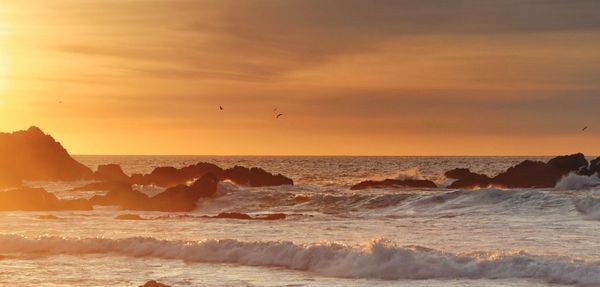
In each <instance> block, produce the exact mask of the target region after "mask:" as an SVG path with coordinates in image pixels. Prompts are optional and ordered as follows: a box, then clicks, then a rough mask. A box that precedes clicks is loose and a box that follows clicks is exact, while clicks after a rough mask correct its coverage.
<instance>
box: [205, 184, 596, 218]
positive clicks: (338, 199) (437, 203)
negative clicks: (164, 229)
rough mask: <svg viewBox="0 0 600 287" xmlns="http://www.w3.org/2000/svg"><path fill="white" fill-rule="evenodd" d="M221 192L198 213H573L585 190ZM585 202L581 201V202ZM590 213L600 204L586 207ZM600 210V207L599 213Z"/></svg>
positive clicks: (224, 188)
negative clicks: (581, 191)
mask: <svg viewBox="0 0 600 287" xmlns="http://www.w3.org/2000/svg"><path fill="white" fill-rule="evenodd" d="M219 194H220V196H219V197H217V198H214V199H209V200H202V201H201V202H199V204H198V205H199V208H198V210H197V212H199V213H206V214H213V213H219V212H243V213H253V212H263V213H264V212H267V211H268V212H286V213H290V212H291V213H310V212H320V213H324V214H330V215H339V216H345V215H348V214H356V213H361V216H376V217H379V216H386V217H413V216H433V217H435V216H439V215H448V214H453V215H468V214H471V215H477V214H481V213H490V212H493V213H495V214H499V213H513V212H523V213H527V214H530V213H531V212H535V213H536V214H537V213H544V214H546V213H560V214H565V215H572V212H573V209H574V204H575V203H576V200H578V198H581V196H583V194H581V193H574V192H572V191H570V190H569V191H560V190H539V189H495V188H483V189H476V190H451V191H448V190H446V191H435V192H424V191H410V190H403V191H381V190H377V191H359V192H349V191H340V190H323V189H322V188H318V187H312V186H302V185H299V186H293V187H274V188H245V187H239V186H236V185H233V184H227V183H222V184H220V187H219ZM580 205H581V203H580ZM582 208H587V209H586V210H588V211H587V212H585V213H584V212H581V211H580V213H583V214H589V213H592V212H593V210H594V209H595V210H600V206H589V207H582ZM599 212H600V211H599Z"/></svg>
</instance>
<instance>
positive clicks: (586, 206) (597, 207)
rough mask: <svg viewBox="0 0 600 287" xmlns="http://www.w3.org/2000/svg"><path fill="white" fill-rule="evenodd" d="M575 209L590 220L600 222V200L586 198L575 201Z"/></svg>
mask: <svg viewBox="0 0 600 287" xmlns="http://www.w3.org/2000/svg"><path fill="white" fill-rule="evenodd" d="M574 204H575V209H577V211H579V212H580V213H581V214H583V215H585V217H586V218H588V219H593V220H600V198H595V197H585V198H578V199H575V200H574Z"/></svg>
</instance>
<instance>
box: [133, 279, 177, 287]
mask: <svg viewBox="0 0 600 287" xmlns="http://www.w3.org/2000/svg"><path fill="white" fill-rule="evenodd" d="M140 287H171V286H169V285H167V284H163V283H159V282H156V281H154V280H150V281H148V282H146V284H144V285H140Z"/></svg>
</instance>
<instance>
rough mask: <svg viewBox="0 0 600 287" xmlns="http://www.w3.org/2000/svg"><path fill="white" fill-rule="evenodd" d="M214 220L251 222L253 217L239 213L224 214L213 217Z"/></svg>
mask: <svg viewBox="0 0 600 287" xmlns="http://www.w3.org/2000/svg"><path fill="white" fill-rule="evenodd" d="M212 218H229V219H246V220H250V219H252V217H251V216H250V215H248V214H244V213H238V212H223V213H219V214H218V215H217V216H213V217H212Z"/></svg>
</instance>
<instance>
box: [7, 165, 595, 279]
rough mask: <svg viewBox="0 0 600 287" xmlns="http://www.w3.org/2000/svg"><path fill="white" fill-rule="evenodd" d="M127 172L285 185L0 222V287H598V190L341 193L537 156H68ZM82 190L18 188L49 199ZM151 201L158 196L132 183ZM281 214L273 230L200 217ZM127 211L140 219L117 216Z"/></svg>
mask: <svg viewBox="0 0 600 287" xmlns="http://www.w3.org/2000/svg"><path fill="white" fill-rule="evenodd" d="M75 158H76V159H77V160H78V161H80V162H82V163H84V164H86V165H87V166H89V167H90V168H92V169H96V167H97V166H98V165H100V164H107V163H118V164H120V165H121V166H122V167H123V169H124V171H125V172H126V173H129V174H132V173H149V172H150V171H152V169H154V168H155V167H159V166H175V167H183V166H186V165H190V164H195V163H197V162H210V163H214V164H217V165H219V166H221V167H223V168H228V167H232V166H235V165H242V166H246V167H253V166H256V167H261V168H264V169H265V170H267V171H270V172H272V173H281V174H283V175H286V176H288V177H290V178H292V179H293V180H294V183H295V184H294V185H293V186H278V187H260V188H251V187H244V186H238V185H235V184H233V183H231V182H227V181H225V182H221V183H219V186H218V192H217V196H216V197H215V198H211V199H202V200H201V201H200V202H199V203H198V208H197V209H196V210H195V211H193V212H189V213H175V212H168V213H166V212H143V211H125V210H119V209H118V208H116V207H111V206H108V207H99V206H97V207H95V209H94V210H93V211H63V212H0V286H57V287H58V286H81V287H84V286H85V287H91V286H140V285H142V284H144V283H145V282H146V281H149V280H157V281H159V282H162V283H165V284H168V285H171V286H288V287H292V286H381V287H383V286H417V287H419V286H423V287H425V286H427V287H429V286H434V287H436V286H439V287H450V286H453V287H455V286H473V287H475V286H478V287H479V286H486V287H492V286H493V287H501V286H511V287H512V286H534V287H535V286H600V187H594V185H596V186H598V185H597V184H598V183H600V179H598V177H580V176H575V175H569V176H567V177H565V178H564V179H563V180H561V182H559V183H558V184H557V186H556V187H554V188H547V189H499V188H482V189H475V190H460V189H448V188H443V187H442V188H439V189H419V188H381V189H369V190H358V191H355V190H350V186H352V185H353V184H356V183H358V182H360V181H363V180H368V179H374V180H377V179H385V178H417V179H430V180H433V181H435V182H436V183H437V184H438V185H441V186H448V185H449V184H450V183H451V181H450V180H449V179H447V178H445V177H444V175H443V173H444V172H445V171H447V170H449V169H452V168H457V167H468V168H470V169H471V170H472V171H475V172H480V173H485V174H488V175H495V174H497V173H499V172H501V171H503V170H505V169H506V168H508V167H510V166H512V165H515V164H517V163H519V162H521V161H523V160H525V159H532V160H548V159H549V158H547V157H346V156H339V157H337V156H336V157H320V156H306V157H304V156H76V157H75ZM86 183H88V182H28V183H27V184H28V185H30V186H40V187H44V188H46V189H47V190H48V191H51V192H53V193H55V194H56V195H57V196H58V197H60V198H89V197H91V196H93V195H94V194H103V193H105V191H101V190H99V191H90V192H87V191H86V192H81V191H80V192H74V191H70V190H71V189H72V188H74V187H77V186H80V185H83V184H86ZM136 188H137V189H139V190H141V191H143V192H145V193H147V194H149V195H153V194H157V193H159V192H161V191H163V190H164V189H163V188H160V187H156V186H136ZM221 212H242V213H247V214H251V215H259V214H270V213H285V214H286V215H287V218H286V219H284V220H277V221H261V220H235V219H211V218H203V217H201V216H202V215H216V214H218V213H221ZM122 214H136V215H139V216H140V217H142V218H144V219H145V220H130V221H128V220H118V219H115V217H116V216H118V215H122Z"/></svg>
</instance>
